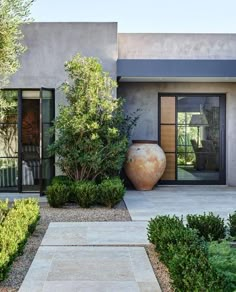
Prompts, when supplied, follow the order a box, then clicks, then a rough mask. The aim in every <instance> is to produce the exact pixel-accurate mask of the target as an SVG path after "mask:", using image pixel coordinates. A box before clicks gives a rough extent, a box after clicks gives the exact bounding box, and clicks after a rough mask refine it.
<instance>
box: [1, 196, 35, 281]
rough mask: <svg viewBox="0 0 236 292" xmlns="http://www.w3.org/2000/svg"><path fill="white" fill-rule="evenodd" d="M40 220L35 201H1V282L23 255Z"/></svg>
mask: <svg viewBox="0 0 236 292" xmlns="http://www.w3.org/2000/svg"><path fill="white" fill-rule="evenodd" d="M38 219H39V206H38V202H37V200H35V199H22V200H15V201H14V203H13V205H12V206H11V207H10V206H9V204H8V201H7V200H6V201H0V281H2V280H4V279H5V278H6V277H7V273H8V271H9V269H10V266H11V264H12V262H13V261H14V259H15V258H16V257H17V256H18V255H19V254H21V253H22V251H23V248H24V245H25V243H26V241H27V238H28V236H29V235H30V234H31V233H32V232H33V231H34V229H35V227H36V224H37V221H38Z"/></svg>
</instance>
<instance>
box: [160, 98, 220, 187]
mask: <svg viewBox="0 0 236 292" xmlns="http://www.w3.org/2000/svg"><path fill="white" fill-rule="evenodd" d="M159 143H160V145H161V147H162V148H163V150H164V151H165V153H166V158H167V167H166V170H165V173H164V175H163V177H162V183H167V184H176V183H177V184H225V95H221V94H178V95H175V94H174V95H173V94H160V95H159Z"/></svg>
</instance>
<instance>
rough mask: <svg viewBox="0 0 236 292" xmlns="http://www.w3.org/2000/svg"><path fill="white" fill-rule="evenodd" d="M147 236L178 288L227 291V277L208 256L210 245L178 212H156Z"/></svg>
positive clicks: (182, 291) (179, 289)
mask: <svg viewBox="0 0 236 292" xmlns="http://www.w3.org/2000/svg"><path fill="white" fill-rule="evenodd" d="M148 239H149V241H150V242H152V243H153V244H155V246H156V251H157V252H158V253H159V254H160V259H161V260H162V261H163V262H164V263H165V264H166V266H167V267H168V269H169V272H170V277H171V279H172V281H173V282H172V284H173V287H174V288H175V291H181V292H184V291H214V292H215V291H225V290H224V289H225V287H226V283H225V281H224V278H223V277H222V276H221V275H220V274H218V273H217V271H216V269H215V268H214V267H213V266H212V265H211V264H210V262H209V259H208V246H207V242H206V241H205V240H203V238H201V237H199V235H198V232H197V231H196V230H193V229H190V228H188V227H185V226H184V225H183V222H182V220H181V219H179V218H178V217H176V216H173V217H170V216H157V217H156V218H154V219H151V221H150V222H149V224H148Z"/></svg>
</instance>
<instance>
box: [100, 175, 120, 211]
mask: <svg viewBox="0 0 236 292" xmlns="http://www.w3.org/2000/svg"><path fill="white" fill-rule="evenodd" d="M124 194H125V187H124V184H123V182H122V181H121V179H120V178H119V177H115V178H109V179H105V180H103V181H102V182H101V183H100V184H99V185H98V203H99V204H101V205H104V206H106V207H108V208H112V207H113V206H115V205H116V204H117V203H119V202H120V201H121V200H122V199H123V197H124Z"/></svg>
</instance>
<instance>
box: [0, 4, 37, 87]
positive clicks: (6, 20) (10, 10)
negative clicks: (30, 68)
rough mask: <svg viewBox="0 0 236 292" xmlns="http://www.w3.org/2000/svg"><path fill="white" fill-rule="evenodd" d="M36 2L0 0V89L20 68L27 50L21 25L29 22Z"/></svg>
mask: <svg viewBox="0 0 236 292" xmlns="http://www.w3.org/2000/svg"><path fill="white" fill-rule="evenodd" d="M33 1H34V0H0V88H2V87H3V86H5V85H6V84H7V82H8V79H9V77H10V76H11V75H12V74H14V73H15V72H16V71H17V70H18V69H19V67H20V63H19V59H18V57H19V56H20V55H21V54H22V53H23V52H24V51H25V50H26V48H25V46H24V45H22V44H21V39H22V38H23V34H22V31H21V25H22V24H23V23H26V22H28V21H29V20H30V19H29V14H30V6H31V3H32V2H33Z"/></svg>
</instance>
